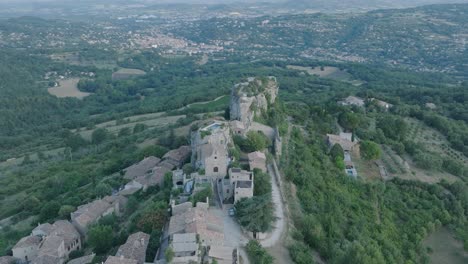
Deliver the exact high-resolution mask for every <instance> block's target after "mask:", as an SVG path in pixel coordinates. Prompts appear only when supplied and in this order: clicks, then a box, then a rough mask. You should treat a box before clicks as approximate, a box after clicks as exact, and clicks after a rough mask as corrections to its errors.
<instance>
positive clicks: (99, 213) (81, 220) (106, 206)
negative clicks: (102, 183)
mask: <svg viewBox="0 0 468 264" xmlns="http://www.w3.org/2000/svg"><path fill="white" fill-rule="evenodd" d="M126 202H127V198H125V197H124V196H122V195H114V196H106V197H104V198H103V199H98V200H95V201H93V202H90V203H87V204H85V205H81V206H78V209H77V210H76V211H75V212H73V213H71V214H70V218H71V222H72V224H73V225H74V226H75V228H76V229H77V230H78V231H79V232H80V234H81V236H83V237H86V233H87V232H88V227H89V225H91V224H94V223H96V222H97V221H98V220H99V219H101V217H103V216H106V215H109V214H112V213H115V214H116V215H120V214H121V213H122V211H123V210H124V206H125V204H126Z"/></svg>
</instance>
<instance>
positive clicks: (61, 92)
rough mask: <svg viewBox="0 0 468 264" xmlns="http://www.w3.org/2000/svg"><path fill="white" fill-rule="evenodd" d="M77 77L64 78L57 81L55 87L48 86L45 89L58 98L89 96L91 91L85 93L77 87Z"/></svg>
mask: <svg viewBox="0 0 468 264" xmlns="http://www.w3.org/2000/svg"><path fill="white" fill-rule="evenodd" d="M79 81H80V79H79V78H71V79H66V80H61V81H59V85H58V86H57V87H50V88H48V89H47V91H48V92H49V94H51V95H54V96H56V97H58V98H65V97H74V98H78V99H83V98H85V97H86V96H89V95H90V94H91V93H85V92H82V91H80V90H79V89H78V82H79Z"/></svg>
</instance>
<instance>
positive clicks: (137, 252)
mask: <svg viewBox="0 0 468 264" xmlns="http://www.w3.org/2000/svg"><path fill="white" fill-rule="evenodd" d="M149 239H150V236H149V235H148V234H145V233H143V232H137V233H134V234H132V235H130V236H129V237H128V238H127V242H125V244H123V245H122V246H120V247H119V249H118V250H117V253H116V254H115V255H116V257H121V256H123V257H124V258H127V259H134V260H137V262H138V264H143V263H144V262H145V259H146V249H147V248H148V243H149Z"/></svg>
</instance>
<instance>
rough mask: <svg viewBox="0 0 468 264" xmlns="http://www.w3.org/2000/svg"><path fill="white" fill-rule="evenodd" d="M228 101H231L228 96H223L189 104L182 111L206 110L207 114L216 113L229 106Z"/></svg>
mask: <svg viewBox="0 0 468 264" xmlns="http://www.w3.org/2000/svg"><path fill="white" fill-rule="evenodd" d="M229 100H231V97H230V96H227V95H223V96H220V97H218V98H216V99H214V100H212V101H207V102H199V103H193V104H189V105H187V106H186V107H184V108H183V109H190V110H194V111H198V110H207V112H211V111H217V110H220V109H223V108H225V107H227V106H229Z"/></svg>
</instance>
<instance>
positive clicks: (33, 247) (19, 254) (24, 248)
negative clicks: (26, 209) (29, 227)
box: [12, 235, 42, 262]
mask: <svg viewBox="0 0 468 264" xmlns="http://www.w3.org/2000/svg"><path fill="white" fill-rule="evenodd" d="M41 241H42V239H41V238H40V237H38V236H34V235H30V236H27V237H23V238H21V239H20V240H19V241H18V243H16V245H15V246H14V247H13V249H12V251H13V257H15V258H17V259H19V260H22V261H26V262H27V261H30V260H33V259H35V258H36V257H37V253H38V251H39V245H40V244H41Z"/></svg>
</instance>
